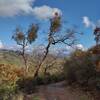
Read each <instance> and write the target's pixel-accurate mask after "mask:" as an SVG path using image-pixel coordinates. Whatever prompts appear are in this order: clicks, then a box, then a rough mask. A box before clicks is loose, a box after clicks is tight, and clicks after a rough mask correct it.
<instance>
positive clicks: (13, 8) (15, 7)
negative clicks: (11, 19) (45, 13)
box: [0, 0, 34, 16]
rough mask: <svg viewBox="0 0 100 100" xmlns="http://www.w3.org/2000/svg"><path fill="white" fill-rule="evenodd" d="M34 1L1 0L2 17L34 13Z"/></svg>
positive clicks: (0, 10)
mask: <svg viewBox="0 0 100 100" xmlns="http://www.w3.org/2000/svg"><path fill="white" fill-rule="evenodd" d="M32 2H34V0H0V16H15V15H18V14H21V13H23V14H24V13H26V14H28V13H30V12H31V11H32Z"/></svg>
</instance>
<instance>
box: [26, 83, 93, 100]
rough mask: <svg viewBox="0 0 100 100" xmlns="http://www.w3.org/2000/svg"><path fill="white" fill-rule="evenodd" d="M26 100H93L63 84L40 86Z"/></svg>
mask: <svg viewBox="0 0 100 100" xmlns="http://www.w3.org/2000/svg"><path fill="white" fill-rule="evenodd" d="M26 100H94V99H93V98H91V96H90V95H88V94H86V93H83V92H82V91H77V90H75V89H71V88H70V87H66V86H65V85H64V82H60V83H56V84H50V85H46V86H40V87H39V88H38V91H37V92H36V93H35V94H33V95H32V96H28V99H26Z"/></svg>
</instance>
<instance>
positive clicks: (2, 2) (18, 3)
mask: <svg viewBox="0 0 100 100" xmlns="http://www.w3.org/2000/svg"><path fill="white" fill-rule="evenodd" d="M34 2H35V0H0V16H3V17H11V16H16V15H22V14H29V15H30V14H31V15H35V16H36V17H38V18H43V19H45V18H50V17H52V16H53V14H54V13H55V12H58V13H59V14H61V11H60V10H59V9H58V8H51V7H49V6H47V5H44V6H40V7H33V4H34Z"/></svg>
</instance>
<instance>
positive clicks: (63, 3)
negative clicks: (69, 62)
mask: <svg viewBox="0 0 100 100" xmlns="http://www.w3.org/2000/svg"><path fill="white" fill-rule="evenodd" d="M99 4H100V0H0V48H3V47H7V48H12V47H15V42H14V41H13V40H12V39H11V36H12V34H13V32H14V30H15V28H16V27H17V26H21V27H22V28H23V30H24V31H25V30H26V29H27V28H28V26H29V25H30V24H31V23H38V24H39V25H40V26H39V27H40V30H41V31H39V33H38V36H39V37H38V38H37V40H36V42H35V43H33V44H34V45H37V44H38V45H41V44H43V43H46V31H47V30H45V29H47V28H48V19H49V18H51V17H52V16H53V15H54V13H55V12H58V13H59V14H61V15H62V19H63V21H64V24H65V26H66V28H67V27H68V26H69V25H72V26H73V25H76V26H77V27H78V30H79V31H81V32H83V33H84V34H83V35H82V36H79V37H78V45H79V46H81V47H84V48H89V47H91V46H93V45H94V44H95V41H94V36H93V29H94V28H95V27H96V26H97V25H98V26H99V23H100V13H99V12H100V11H99V9H100V6H99Z"/></svg>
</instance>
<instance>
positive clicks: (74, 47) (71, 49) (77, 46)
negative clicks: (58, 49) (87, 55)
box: [66, 44, 86, 52]
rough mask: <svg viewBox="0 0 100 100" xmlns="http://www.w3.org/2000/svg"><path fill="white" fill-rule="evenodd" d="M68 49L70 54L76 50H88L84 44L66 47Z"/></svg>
mask: <svg viewBox="0 0 100 100" xmlns="http://www.w3.org/2000/svg"><path fill="white" fill-rule="evenodd" d="M66 49H67V51H69V52H73V51H74V50H76V49H80V50H83V51H84V50H86V48H85V47H84V46H83V45H82V44H76V45H73V46H72V47H71V46H66Z"/></svg>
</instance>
